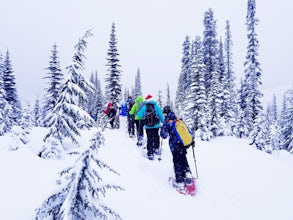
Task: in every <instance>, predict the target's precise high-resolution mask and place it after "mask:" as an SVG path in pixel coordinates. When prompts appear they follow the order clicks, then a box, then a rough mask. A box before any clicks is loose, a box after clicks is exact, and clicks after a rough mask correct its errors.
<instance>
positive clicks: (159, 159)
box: [158, 138, 163, 161]
mask: <svg viewBox="0 0 293 220" xmlns="http://www.w3.org/2000/svg"><path fill="white" fill-rule="evenodd" d="M162 146H163V138H161V144H160V154H159V158H158V161H161V160H162V158H161V155H162Z"/></svg>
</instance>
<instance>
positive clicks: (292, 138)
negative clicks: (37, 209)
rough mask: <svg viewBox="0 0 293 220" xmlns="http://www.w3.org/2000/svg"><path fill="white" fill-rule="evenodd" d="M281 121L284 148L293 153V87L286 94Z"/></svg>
mask: <svg viewBox="0 0 293 220" xmlns="http://www.w3.org/2000/svg"><path fill="white" fill-rule="evenodd" d="M280 121H281V122H280V127H281V141H282V149H284V150H287V151H289V152H291V153H293V88H292V89H290V90H289V91H287V92H286V93H285V94H284V101H283V109H282V114H281V120H280Z"/></svg>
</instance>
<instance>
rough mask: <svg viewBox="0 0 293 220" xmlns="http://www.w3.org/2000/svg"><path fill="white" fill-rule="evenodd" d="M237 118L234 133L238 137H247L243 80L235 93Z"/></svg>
mask: <svg viewBox="0 0 293 220" xmlns="http://www.w3.org/2000/svg"><path fill="white" fill-rule="evenodd" d="M237 106H238V109H237V112H238V115H237V118H236V125H237V127H236V134H237V136H238V137H239V138H244V137H247V134H248V126H247V122H246V120H245V109H246V102H245V91H244V85H243V80H241V82H240V89H239V91H238V95H237Z"/></svg>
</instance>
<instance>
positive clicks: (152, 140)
mask: <svg viewBox="0 0 293 220" xmlns="http://www.w3.org/2000/svg"><path fill="white" fill-rule="evenodd" d="M145 130H146V134H147V151H148V155H153V154H154V150H155V149H159V148H160V136H159V128H148V129H145Z"/></svg>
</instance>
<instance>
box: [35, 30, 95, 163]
mask: <svg viewBox="0 0 293 220" xmlns="http://www.w3.org/2000/svg"><path fill="white" fill-rule="evenodd" d="M90 36H92V34H91V32H90V31H87V32H86V33H85V35H84V36H83V37H82V38H81V39H80V40H79V42H78V44H77V45H76V46H75V50H76V51H75V54H74V56H73V58H72V64H71V65H69V66H68V67H67V69H68V78H67V80H66V82H65V83H64V85H63V86H62V89H61V93H60V95H59V98H58V101H57V103H56V105H55V107H54V109H53V111H52V112H51V114H50V115H49V116H48V122H47V125H48V127H49V128H50V130H49V132H48V134H46V136H45V138H44V142H45V144H44V146H43V148H42V150H41V152H40V154H39V156H41V157H45V158H56V157H57V158H60V157H62V155H60V153H62V151H63V152H64V151H65V148H64V146H63V140H64V138H69V139H70V140H71V141H72V142H73V143H74V144H76V145H79V144H78V142H77V139H76V136H79V135H80V132H79V129H80V128H81V127H84V126H86V127H89V126H92V125H93V123H94V120H93V119H92V118H91V117H90V115H89V114H88V113H87V112H86V111H85V110H83V109H82V108H81V107H79V103H82V102H83V101H85V100H86V99H87V96H86V94H87V93H88V92H89V91H90V90H92V89H93V86H92V84H91V83H90V82H88V81H87V80H86V79H85V78H84V77H83V76H82V75H81V73H80V71H81V70H84V61H83V60H84V58H85V56H84V54H83V53H84V50H85V49H86V46H87V41H86V39H87V38H88V37H90Z"/></svg>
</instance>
